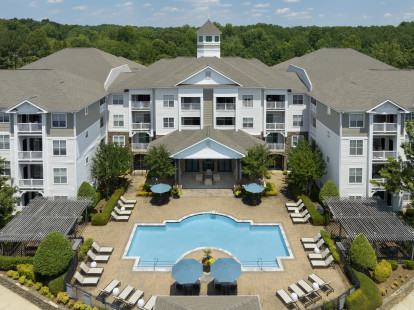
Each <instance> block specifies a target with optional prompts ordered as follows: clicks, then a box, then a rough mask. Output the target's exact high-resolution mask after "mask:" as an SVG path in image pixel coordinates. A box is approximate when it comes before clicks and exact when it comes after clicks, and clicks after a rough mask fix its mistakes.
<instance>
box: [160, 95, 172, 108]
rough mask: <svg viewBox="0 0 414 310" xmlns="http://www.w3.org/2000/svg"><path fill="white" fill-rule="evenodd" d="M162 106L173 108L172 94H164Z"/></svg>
mask: <svg viewBox="0 0 414 310" xmlns="http://www.w3.org/2000/svg"><path fill="white" fill-rule="evenodd" d="M162 98H163V100H164V108H174V95H164V96H163V97H162Z"/></svg>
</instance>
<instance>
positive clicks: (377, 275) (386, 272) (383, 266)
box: [372, 259, 392, 283]
mask: <svg viewBox="0 0 414 310" xmlns="http://www.w3.org/2000/svg"><path fill="white" fill-rule="evenodd" d="M391 273H392V267H391V264H390V263H389V262H387V261H386V260H385V259H383V260H382V261H381V262H380V263H379V264H378V265H377V266H376V267H375V268H374V273H373V275H372V277H373V278H374V280H375V281H377V282H378V283H382V282H385V281H387V279H388V278H389V277H390V275H391Z"/></svg>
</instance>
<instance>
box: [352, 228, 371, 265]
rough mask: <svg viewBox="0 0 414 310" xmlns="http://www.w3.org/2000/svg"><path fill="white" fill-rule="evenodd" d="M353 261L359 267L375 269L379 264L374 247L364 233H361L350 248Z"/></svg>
mask: <svg viewBox="0 0 414 310" xmlns="http://www.w3.org/2000/svg"><path fill="white" fill-rule="evenodd" d="M349 257H350V259H351V262H352V263H353V264H355V265H357V266H359V267H362V268H368V269H369V270H373V269H374V268H375V266H377V257H376V255H375V252H374V249H373V248H372V246H371V244H370V243H369V241H368V240H367V238H366V237H365V236H364V235H363V234H359V235H358V236H357V237H356V238H355V240H354V242H352V245H351V248H350V249H349Z"/></svg>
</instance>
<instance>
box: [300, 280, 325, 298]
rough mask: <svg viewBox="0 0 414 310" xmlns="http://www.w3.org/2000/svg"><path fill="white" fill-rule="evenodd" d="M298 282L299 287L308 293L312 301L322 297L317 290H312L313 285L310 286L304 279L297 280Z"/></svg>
mask: <svg viewBox="0 0 414 310" xmlns="http://www.w3.org/2000/svg"><path fill="white" fill-rule="evenodd" d="M298 284H299V286H300V287H301V288H303V290H304V291H305V293H306V294H308V295H309V297H310V298H312V301H313V302H316V301H318V300H320V299H322V297H321V295H319V293H318V292H317V290H314V289H313V287H311V286H310V285H309V284H308V283H307V282H306V281H304V280H299V281H298ZM311 296H315V297H311Z"/></svg>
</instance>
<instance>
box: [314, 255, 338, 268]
mask: <svg viewBox="0 0 414 310" xmlns="http://www.w3.org/2000/svg"><path fill="white" fill-rule="evenodd" d="M333 261H334V258H333V256H332V255H329V257H328V258H327V259H326V260H311V264H312V267H325V268H327V267H329V266H330V265H332V263H333Z"/></svg>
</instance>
